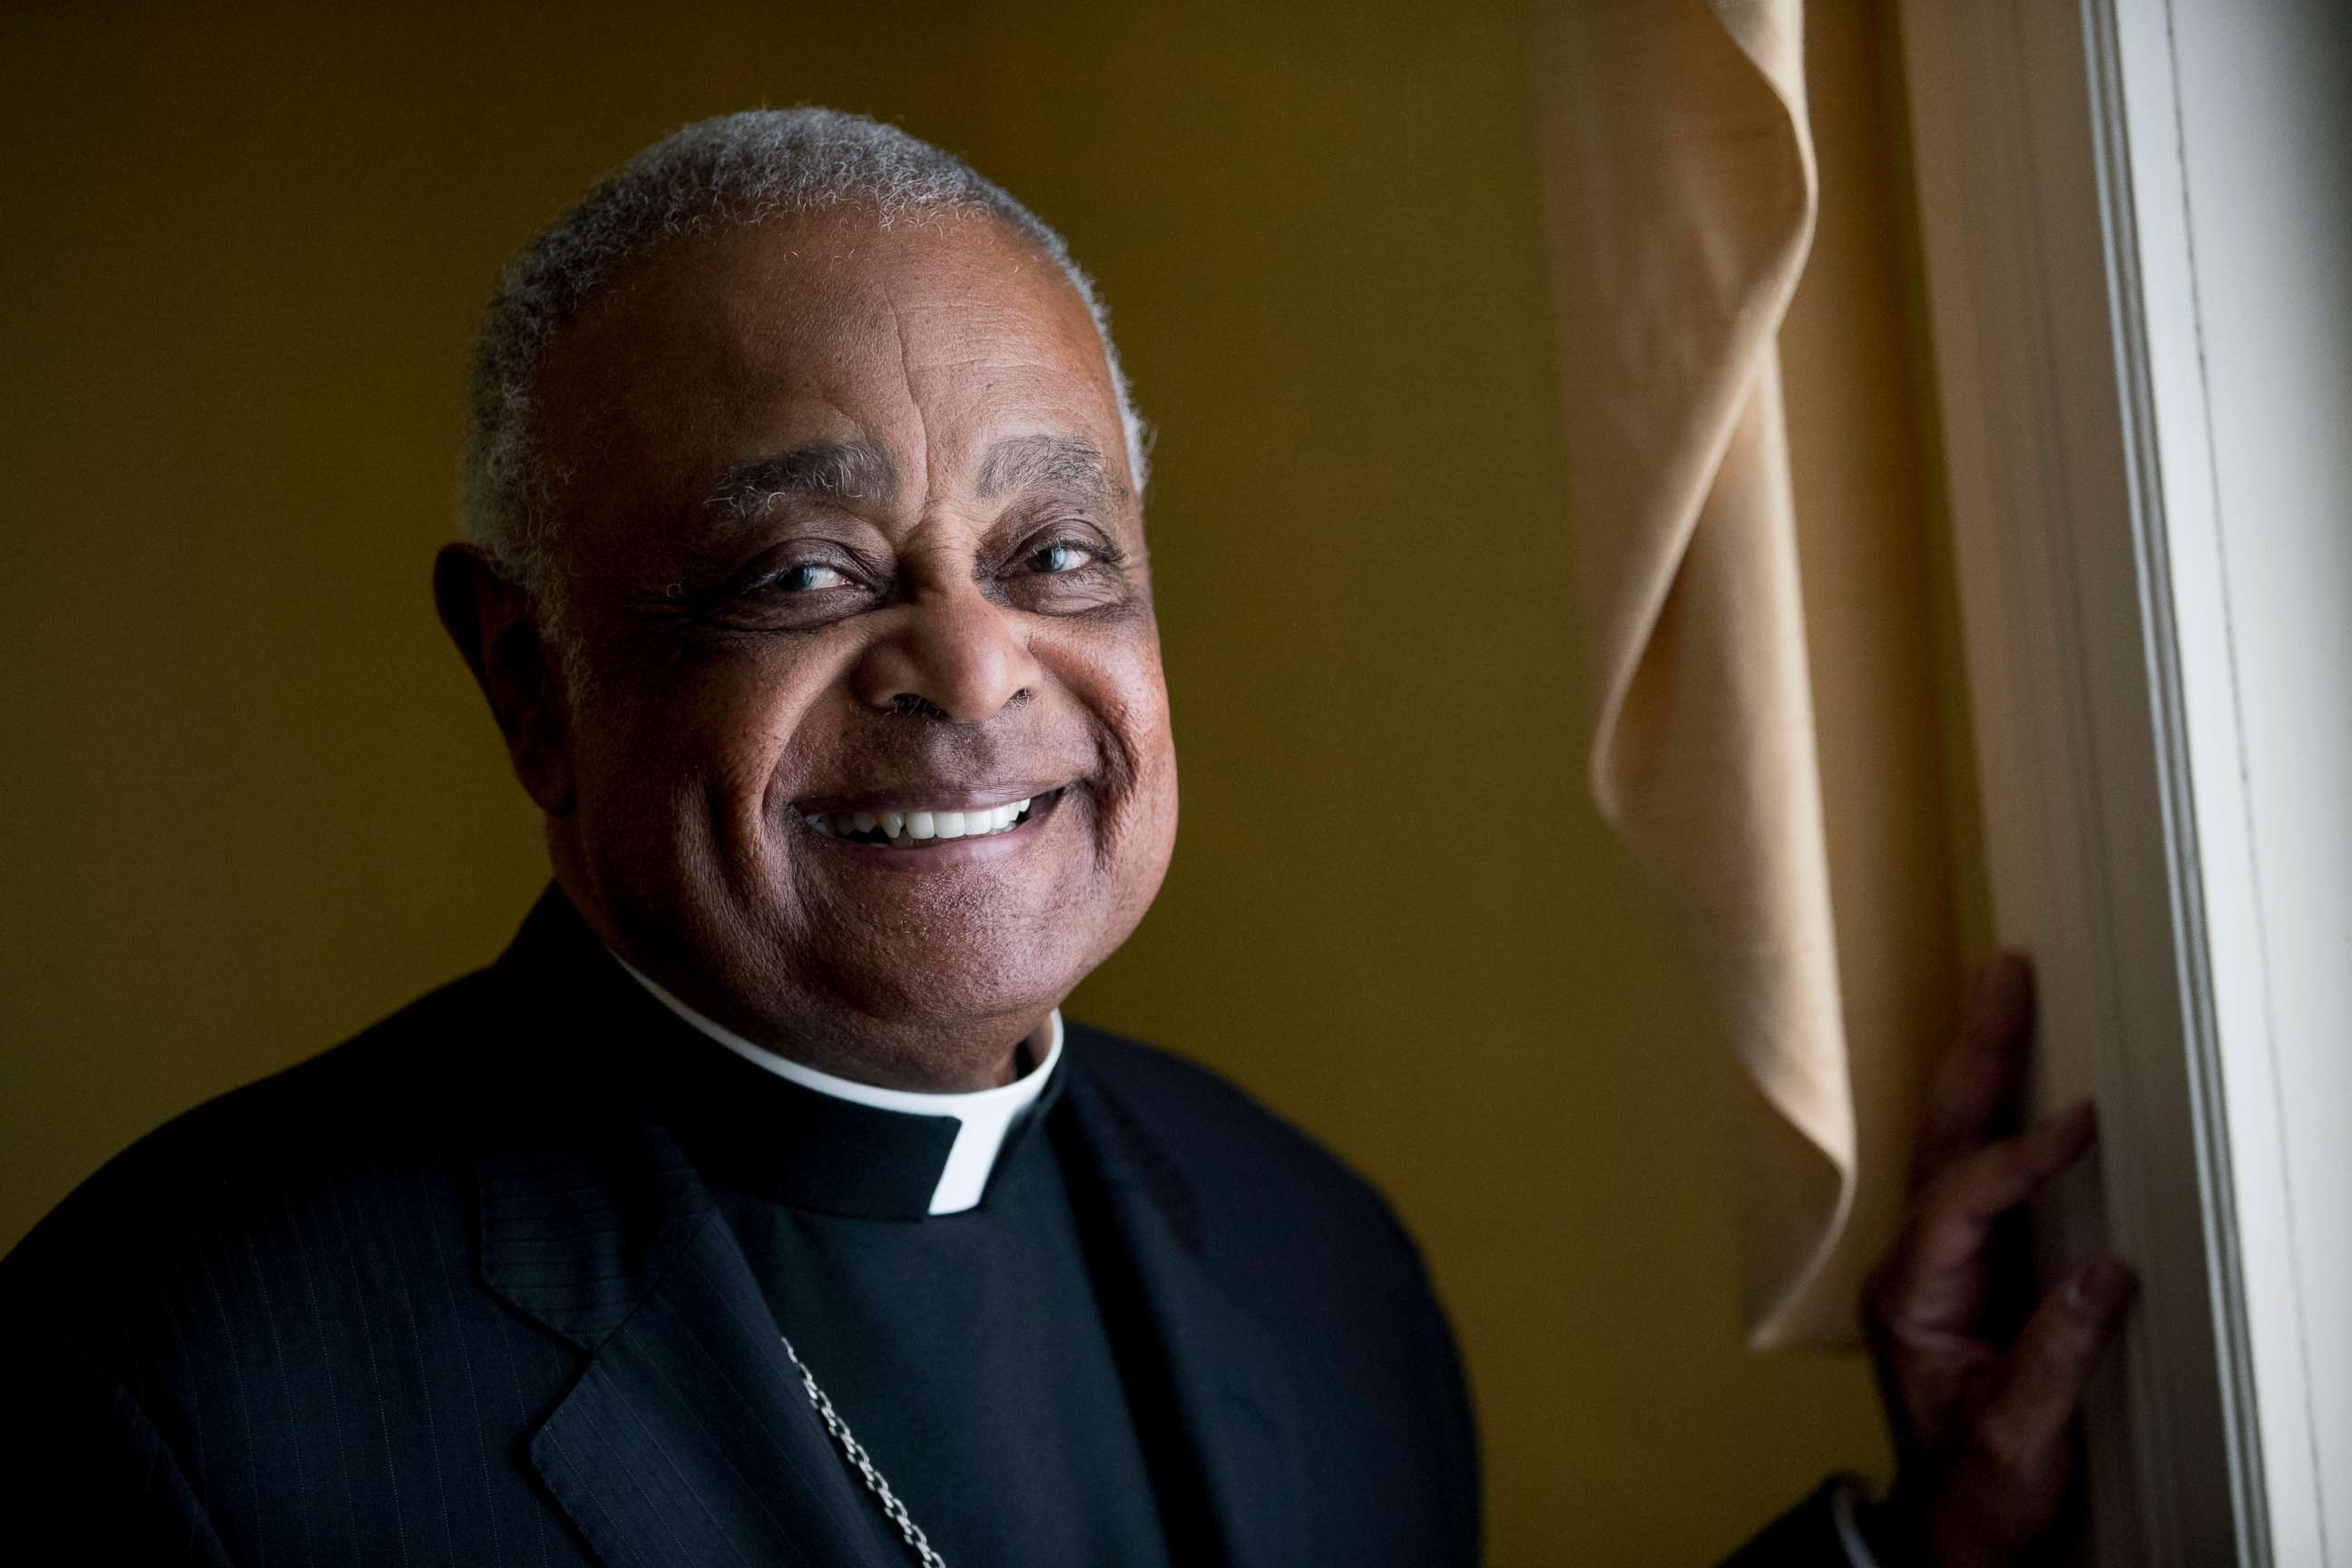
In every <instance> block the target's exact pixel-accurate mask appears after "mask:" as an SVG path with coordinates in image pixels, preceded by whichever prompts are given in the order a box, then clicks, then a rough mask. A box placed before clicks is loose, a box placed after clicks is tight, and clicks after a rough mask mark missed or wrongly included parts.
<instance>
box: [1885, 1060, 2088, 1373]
mask: <svg viewBox="0 0 2352 1568" xmlns="http://www.w3.org/2000/svg"><path fill="white" fill-rule="evenodd" d="M2098 1133H2099V1123H2098V1116H2097V1113H2096V1112H2095V1110H2093V1108H2092V1105H2091V1102H2090V1101H2089V1100H2083V1101H2081V1102H2080V1103H2078V1104H2076V1105H2074V1107H2073V1108H2071V1109H2070V1110H2066V1111H2064V1112H2063V1113H2062V1114H2060V1115H2058V1116H2054V1117H2053V1118H2051V1119H2050V1120H2049V1121H2043V1122H2042V1123H2040V1124H2039V1125H2037V1126H2035V1127H2033V1128H2032V1129H2031V1130H2030V1131H2025V1132H2022V1133H2020V1134H2019V1135H2018V1136H2016V1137H2014V1138H2005V1139H2003V1140H2001V1141H2000V1142H1998V1143H1994V1144H1991V1145H1990V1146H1988V1147H1986V1148H1983V1149H1979V1150H1978V1151H1977V1152H1975V1153H1973V1154H1970V1155H1968V1156H1967V1157H1965V1158H1964V1159H1962V1160H1960V1161H1958V1163H1955V1164H1953V1165H1951V1166H1950V1167H1948V1169H1946V1170H1945V1172H1944V1173H1943V1174H1941V1175H1940V1176H1938V1177H1937V1179H1936V1181H1935V1183H1934V1184H1932V1185H1930V1186H1929V1187H1928V1188H1927V1191H1926V1192H1924V1193H1922V1194H1920V1195H1919V1197H1918V1199H1917V1200H1916V1203H1915V1205H1913V1209H1912V1217H1911V1222H1910V1224H1909V1225H1908V1226H1906V1228H1905V1230H1904V1233H1903V1236H1902V1237H1901V1238H1900V1239H1898V1240H1897V1242H1896V1244H1895V1256H1894V1258H1893V1259H1892V1267H1891V1268H1890V1271H1889V1277H1888V1279H1887V1282H1886V1283H1887V1289H1886V1292H1885V1310H1886V1311H1887V1313H1888V1314H1889V1315H1890V1316H1892V1317H1894V1318H1895V1319H1898V1320H1900V1321H1904V1322H1906V1323H1908V1324H1912V1325H1920V1326H1932V1327H1936V1328H1947V1329H1963V1328H1966V1327H1968V1326H1969V1324H1971V1323H1972V1322H1973V1321H1975V1318H1976V1315H1977V1313H1978V1311H1979V1310H1980V1309H1981V1308H1982V1306H1983V1304H1984V1295H1985V1284H1986V1277H1987V1274H1988V1267H1987V1265H1988V1260H1987V1258H1986V1243H1987V1240H1988V1238H1989V1237H1990V1235H1991V1232H1992V1226H1993V1222H1994V1221H1996V1220H1998V1219H1999V1218H2000V1216H2001V1215H2004V1214H2006V1213H2008V1212H2009V1211H2010V1210H2011V1209H2013V1208H2015V1207H2016V1206H2017V1205H2020V1204H2021V1203H2023V1202H2024V1201H2025V1200H2026V1199H2027V1198H2029V1197H2032V1195H2033V1194H2034V1192H2035V1190H2036V1189H2038V1188H2039V1187H2040V1186H2041V1185H2042V1184H2043V1183H2044V1182H2046V1181H2048V1180H2049V1179H2050V1178H2051V1177H2053V1176H2054V1175H2056V1174H2057V1173H2059V1172H2061V1171H2063V1170H2064V1169H2066V1167H2068V1166H2069V1165H2072V1164H2073V1163H2074V1162H2075V1161H2077V1160H2079V1159H2081V1158H2082V1157H2083V1155H2084V1152H2085V1151H2087V1150H2088V1149H2089V1148H2090V1147H2091V1145H2092V1143H2094V1142H2096V1140H2097V1138H2098Z"/></svg>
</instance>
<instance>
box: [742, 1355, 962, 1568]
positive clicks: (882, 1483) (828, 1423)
mask: <svg viewBox="0 0 2352 1568" xmlns="http://www.w3.org/2000/svg"><path fill="white" fill-rule="evenodd" d="M776 1337H777V1338H778V1339H780V1340H782V1341H783V1342H784V1353H785V1354H786V1355H788V1356H790V1357H792V1361H793V1365H794V1366H796V1367H798V1368H799V1369H800V1374H801V1386H802V1387H803V1388H804V1389H806V1390H807V1391H808V1396H809V1403H810V1404H811V1405H814V1406H816V1414H817V1419H818V1420H820V1421H822V1422H824V1429H825V1432H826V1434H827V1435H828V1436H831V1437H832V1438H833V1440H834V1442H835V1444H837V1445H838V1446H839V1447H840V1448H841V1454H842V1458H845V1459H847V1460H848V1461H849V1462H850V1464H851V1465H853V1466H855V1467H856V1470H857V1473H858V1475H859V1476H861V1477H863V1478H864V1479H865V1481H866V1490H867V1491H869V1492H872V1493H873V1494H874V1500H875V1501H877V1502H878V1503H880V1504H881V1505H882V1516H883V1517H884V1518H885V1519H887V1520H888V1521H890V1522H891V1523H893V1524H895V1525H897V1526H898V1533H899V1534H900V1535H902V1536H904V1537H905V1538H906V1542H907V1544H908V1547H909V1548H911V1549H912V1550H913V1552H914V1553H915V1556H916V1559H917V1560H918V1561H919V1562H920V1563H922V1565H923V1568H948V1562H947V1559H946V1558H944V1557H942V1556H940V1554H939V1553H938V1552H934V1551H932V1550H931V1542H930V1539H929V1537H928V1536H926V1535H925V1534H924V1533H923V1527H922V1526H921V1525H919V1524H917V1523H916V1522H915V1521H913V1520H912V1519H910V1518H908V1515H907V1505H906V1504H905V1503H902V1502H900V1501H899V1500H898V1493H897V1492H894V1491H892V1490H891V1489H890V1483H889V1482H888V1481H887V1480H885V1479H883V1477H882V1472H881V1471H880V1470H877V1469H876V1468H874V1457H873V1456H872V1455H871V1454H868V1453H867V1452H866V1445H865V1444H863V1443H861V1442H859V1441H858V1440H857V1438H856V1436H854V1435H853V1434H852V1433H851V1432H850V1430H849V1423H848V1422H846V1421H844V1420H843V1419H842V1418H841V1415H840V1412H838V1411H836V1410H835V1409H834V1407H833V1401H832V1400H830V1399H828V1398H826V1397H825V1392H824V1389H822V1388H819V1387H818V1386H817V1385H816V1373H813V1372H811V1371H810V1370H809V1369H808V1363H806V1362H804V1361H803V1360H801V1352H798V1351H796V1350H794V1349H793V1342H792V1337H791V1336H790V1335H788V1334H779V1335H777V1336H776Z"/></svg>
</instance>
